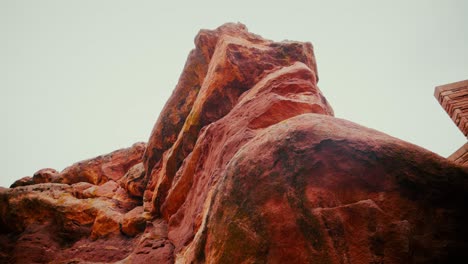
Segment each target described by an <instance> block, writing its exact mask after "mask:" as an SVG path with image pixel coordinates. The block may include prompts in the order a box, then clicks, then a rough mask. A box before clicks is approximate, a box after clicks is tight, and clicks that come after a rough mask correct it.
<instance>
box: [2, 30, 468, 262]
mask: <svg viewBox="0 0 468 264" xmlns="http://www.w3.org/2000/svg"><path fill="white" fill-rule="evenodd" d="M317 82H318V74H317V66H316V62H315V56H314V53H313V48H312V45H311V44H310V43H302V42H293V41H284V42H273V41H270V40H266V39H263V38H262V37H260V36H257V35H254V34H252V33H249V32H248V31H247V29H246V28H245V26H244V25H242V24H225V25H223V26H221V27H219V28H217V29H215V30H202V31H200V32H199V34H198V35H197V37H196V38H195V49H194V50H192V51H191V52H190V54H189V56H188V59H187V63H186V65H185V68H184V70H183V72H182V74H181V77H180V79H179V83H178V84H177V86H176V88H175V90H174V93H173V95H172V96H171V98H170V99H169V101H168V102H167V104H166V106H165V107H164V109H163V111H162V112H161V114H160V116H159V119H158V120H157V122H156V124H155V126H154V128H153V131H152V133H151V136H150V138H149V141H148V143H147V144H144V143H137V144H135V145H133V146H132V147H130V148H127V149H122V150H117V151H115V152H112V153H110V154H107V155H103V156H99V157H96V158H93V159H89V160H86V161H82V162H79V163H76V164H74V165H72V166H70V167H68V168H66V169H65V170H64V171H62V172H57V171H55V170H53V169H43V170H39V171H38V172H37V173H35V174H34V176H33V177H25V178H22V179H20V180H18V181H16V182H15V183H14V184H13V185H12V186H11V188H0V224H1V228H0V262H1V263H102V262H104V263H174V262H176V263H451V262H454V261H455V260H457V259H458V258H460V257H461V258H462V259H463V258H465V257H466V253H465V252H468V251H467V249H468V244H467V243H466V242H465V237H466V235H467V233H468V228H466V227H465V226H466V225H465V222H466V220H468V219H467V218H468V217H467V216H468V214H467V213H466V210H464V201H466V200H467V198H468V197H467V196H468V192H467V191H468V182H467V176H468V169H467V168H466V167H460V166H458V165H456V164H454V163H452V162H450V161H448V160H446V159H444V158H442V157H440V156H438V155H436V154H434V153H431V152H429V151H427V150H425V149H422V148H420V147H418V146H415V145H412V144H410V143H407V142H404V141H401V140H399V139H396V138H393V137H391V136H388V135H386V134H383V133H381V132H378V131H375V130H372V129H369V128H365V127H362V126H360V125H357V124H355V123H352V122H350V121H346V120H342V119H339V118H335V117H334V114H333V110H332V108H331V106H330V105H329V103H328V102H327V100H326V99H325V97H324V96H323V95H322V93H321V91H320V89H319V87H318V86H317Z"/></svg>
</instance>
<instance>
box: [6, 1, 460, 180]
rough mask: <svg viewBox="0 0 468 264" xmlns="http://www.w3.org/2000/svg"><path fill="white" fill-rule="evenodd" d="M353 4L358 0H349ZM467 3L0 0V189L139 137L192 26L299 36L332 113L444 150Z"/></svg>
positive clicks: (450, 143)
mask: <svg viewBox="0 0 468 264" xmlns="http://www.w3.org/2000/svg"><path fill="white" fill-rule="evenodd" d="M358 3H359V4H358ZM467 3H468V1H463V0H460V1H448V0H440V1H375V0H374V1H310V0H308V1H292V0H289V1H277V2H275V1H252V0H246V1H240V0H236V1H226V2H223V1H209V2H208V1H200V0H199V1H186V2H185V3H182V2H180V1H134V0H133V1H115V0H107V1H97V0H92V1H85V0H80V1H65V0H57V1H48V0H41V1H37V0H31V1H21V0H11V1H5V0H0V89H1V96H0V117H1V121H2V122H1V124H2V125H1V129H0V146H1V150H0V167H1V174H0V186H9V185H10V184H11V183H12V182H13V181H14V180H15V179H18V178H21V177H23V176H28V175H32V174H33V173H34V172H35V171H37V170H39V169H41V168H45V167H51V168H55V169H57V170H62V169H63V168H65V167H66V166H68V165H71V164H72V163H74V162H77V161H80V160H83V159H87V158H91V157H94V156H97V155H100V154H105V153H108V152H110V151H113V150H116V149H118V148H122V147H128V146H130V145H131V144H133V143H134V142H137V141H146V140H147V139H148V137H149V135H150V132H151V129H152V127H153V124H154V123H155V121H156V119H157V117H158V114H159V112H160V110H161V109H162V107H163V105H164V103H165V101H166V100H167V99H168V97H169V96H170V94H171V92H172V89H173V88H174V87H175V85H176V83H177V80H178V77H179V75H180V73H181V70H182V68H183V65H184V63H185V60H186V57H187V54H188V52H189V51H190V50H191V49H192V48H193V47H194V44H193V39H194V37H195V35H196V34H197V32H198V30H199V29H201V28H207V29H213V28H216V27H218V26H219V25H221V24H223V23H225V22H238V21H239V22H242V23H244V24H246V25H247V27H248V28H249V30H250V31H251V32H254V33H256V34H259V35H262V36H263V37H265V38H269V39H273V40H276V41H281V40H284V39H289V40H299V41H310V42H312V44H313V45H314V47H315V53H316V57H317V61H318V71H319V76H320V82H319V86H320V88H321V89H322V91H323V93H324V94H325V96H326V97H327V99H328V100H329V101H330V103H331V105H332V106H333V108H334V110H335V115H336V116H337V117H340V118H345V119H348V120H351V121H354V122H356V123H359V124H361V125H364V126H367V127H371V128H374V129H377V130H380V131H383V132H385V133H388V134H390V135H393V136H395V137H398V138H401V139H403V140H406V141H409V142H412V143H415V144H417V145H420V146H422V147H424V148H427V149H429V150H431V151H433V152H436V153H438V154H440V155H442V156H448V155H449V154H451V153H453V152H454V151H455V150H457V149H458V148H459V147H460V146H461V145H462V144H464V143H465V142H466V138H464V136H463V135H462V133H461V132H460V131H459V130H458V129H457V128H456V126H455V125H454V124H453V123H452V121H451V120H450V118H449V117H448V115H447V114H446V113H445V111H444V110H443V109H442V108H441V107H440V105H439V104H438V103H437V101H436V99H435V98H434V96H433V93H434V87H435V86H437V85H441V84H446V83H451V82H455V81H460V80H464V79H468V48H467V47H468V16H467V13H468V4H467Z"/></svg>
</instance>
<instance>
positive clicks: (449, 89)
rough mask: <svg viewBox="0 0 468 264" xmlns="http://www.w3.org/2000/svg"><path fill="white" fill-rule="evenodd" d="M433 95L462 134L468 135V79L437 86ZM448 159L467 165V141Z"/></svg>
mask: <svg viewBox="0 0 468 264" xmlns="http://www.w3.org/2000/svg"><path fill="white" fill-rule="evenodd" d="M434 96H435V97H436V99H437V100H438V101H439V103H440V104H441V105H442V107H443V108H444V110H445V111H446V112H447V114H448V115H449V116H450V117H451V118H452V120H453V122H454V123H455V125H457V126H458V128H459V129H460V131H461V132H462V133H463V135H465V136H468V80H465V81H461V82H455V83H449V84H446V85H441V86H437V87H436V88H435V93H434ZM448 159H450V160H453V161H456V162H457V163H460V164H465V165H468V143H466V144H465V145H463V146H462V147H461V148H460V149H459V150H457V151H456V152H455V153H453V154H452V155H450V157H448Z"/></svg>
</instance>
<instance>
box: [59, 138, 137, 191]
mask: <svg viewBox="0 0 468 264" xmlns="http://www.w3.org/2000/svg"><path fill="white" fill-rule="evenodd" d="M145 147H146V144H145V143H142V142H139V143H135V144H133V146H131V147H130V148H125V149H119V150H116V151H114V152H112V153H109V154H107V155H102V156H98V157H95V158H92V159H88V160H84V161H80V162H78V163H75V164H73V165H71V166H70V167H67V168H65V169H64V170H63V171H62V172H60V174H59V175H58V176H57V180H56V182H60V183H66V184H73V183H78V182H89V183H92V184H96V185H100V184H103V183H105V182H107V181H108V180H113V181H118V180H119V179H120V178H122V177H123V176H124V175H125V173H127V171H128V170H129V169H130V168H131V167H132V166H134V165H135V164H137V163H139V162H141V157H142V155H143V152H144V151H145Z"/></svg>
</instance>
